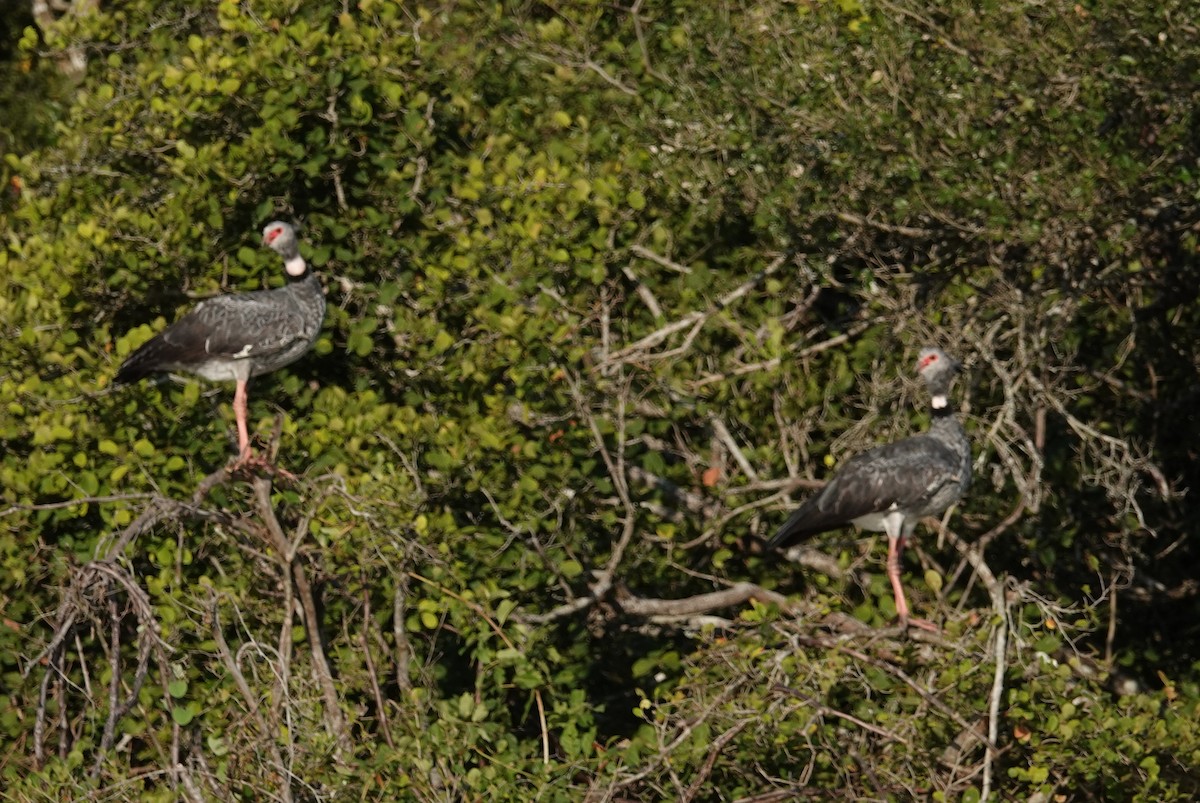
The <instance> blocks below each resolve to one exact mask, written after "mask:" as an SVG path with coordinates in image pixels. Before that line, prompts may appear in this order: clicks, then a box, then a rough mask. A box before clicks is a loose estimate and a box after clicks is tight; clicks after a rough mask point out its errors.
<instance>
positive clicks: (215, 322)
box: [116, 220, 325, 466]
mask: <svg viewBox="0 0 1200 803" xmlns="http://www.w3.org/2000/svg"><path fill="white" fill-rule="evenodd" d="M263 245H266V246H268V247H270V248H271V249H273V250H274V251H276V252H277V253H278V254H279V255H280V256H281V257H283V267H284V270H285V271H286V272H287V277H288V283H287V285H286V286H284V287H280V288H277V289H274V290H259V291H257V292H252V293H230V294H227V295H222V296H216V297H214V298H210V299H206V300H205V301H201V302H200V303H199V304H197V305H196V307H195V309H193V310H192V311H191V312H189V313H187V314H186V315H184V316H183V317H182V318H180V319H179V320H177V321H175V323H173V324H171V325H170V326H168V327H167V328H166V329H164V330H163V331H161V332H159V333H158V334H157V335H155V336H154V337H152V338H150V340H148V341H146V343H144V344H143V345H142V347H141V348H139V349H138V350H137V351H135V352H134V353H133V354H131V355H129V359H127V360H125V362H124V363H122V364H121V367H120V369H119V370H118V371H117V379H116V381H117V382H136V381H137V380H139V379H141V378H142V377H145V376H148V375H150V374H154V373H159V372H163V371H186V372H188V373H192V374H196V375H198V376H201V377H204V378H205V379H208V380H213V381H226V382H228V381H233V382H236V383H237V385H236V389H235V391H234V394H233V412H234V415H235V416H236V417H237V431H238V459H237V463H236V464H235V465H236V466H241V465H242V464H244V463H245V462H247V461H248V460H249V459H250V435H249V433H248V431H247V427H246V414H247V413H246V383H247V382H248V381H249V380H250V377H252V376H259V375H261V374H265V373H269V372H270V371H274V370H276V369H278V368H282V367H283V366H285V365H288V364H289V363H292V362H295V361H296V360H297V359H299V358H300V356H301V355H302V354H304V353H305V352H306V351H308V349H309V348H310V347H311V346H312V344H313V341H314V340H316V339H317V333H318V332H319V331H320V330H321V322H322V321H323V320H324V318H325V294H324V292H323V291H322V290H321V282H320V280H319V279H317V277H316V275H315V274H314V273H313V272H312V271H310V270H309V269H308V264H307V263H306V262H305V261H304V258H303V257H301V256H300V248H299V244H298V243H297V242H296V232H295V230H294V229H293V228H292V227H291V225H289V224H287V223H283V222H282V221H278V220H277V221H274V222H273V223H268V224H267V225H266V227H265V228H264V229H263Z"/></svg>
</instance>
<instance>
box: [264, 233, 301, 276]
mask: <svg viewBox="0 0 1200 803" xmlns="http://www.w3.org/2000/svg"><path fill="white" fill-rule="evenodd" d="M263 245H265V246H267V247H268V248H270V249H271V250H273V251H274V252H275V253H277V254H279V255H280V256H281V257H283V263H284V267H285V268H286V269H287V272H288V273H289V274H291V275H292V276H296V277H299V276H303V275H304V272H305V270H306V266H305V264H304V260H303V259H301V258H300V246H299V244H298V243H297V241H296V230H295V229H294V228H292V225H291V224H290V223H284V222H283V221H282V220H273V221H271V222H270V223H268V224H267V225H266V226H264V227H263Z"/></svg>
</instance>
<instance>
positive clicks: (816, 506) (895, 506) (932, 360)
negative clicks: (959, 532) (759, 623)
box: [768, 348, 971, 630]
mask: <svg viewBox="0 0 1200 803" xmlns="http://www.w3.org/2000/svg"><path fill="white" fill-rule="evenodd" d="M958 368H959V364H958V363H957V362H956V361H955V360H953V359H952V358H950V357H948V356H946V353H945V352H943V351H942V350H941V349H938V348H924V349H921V353H920V355H919V356H918V358H917V374H918V375H919V376H920V377H921V378H922V379H924V380H925V385H926V387H927V388H928V389H929V395H930V404H929V406H930V410H931V413H932V416H933V421H932V423H931V424H930V426H929V430H928V431H926V432H924V433H922V434H920V435H914V436H913V437H911V438H905V439H904V440H900V441H896V442H895V443H888V444H884V445H882V446H877V447H875V448H874V449H871V450H869V451H866V452H863V453H861V454H858V455H855V456H854V457H852V458H850V459H849V460H847V461H846V463H845V465H844V466H842V468H841V470H840V471H838V472H837V474H836V475H835V476H834V478H833V479H832V480H830V482H829V484H828V485H826V486H825V487H824V488H823V489H821V491H820V492H819V493H817V494H815V495H814V496H812V497H810V498H809V499H808V500H807V501H805V502H804V504H802V505H801V506H800V507H799V508H798V509H797V510H796V511H795V512H794V513H792V515H791V516H790V517H789V518H788V520H787V521H786V522H784V525H783V526H782V527H780V528H779V531H778V532H776V533H775V535H774V536H773V537H772V538H771V540H770V541H769V542H768V546H769V547H771V548H772V549H777V548H781V547H785V546H788V545H791V544H794V543H796V542H798V541H801V540H804V539H806V538H809V537H811V536H814V535H817V534H819V533H823V532H827V531H829V530H835V529H838V528H840V527H845V526H846V525H848V524H851V523H853V524H856V525H858V526H859V527H861V528H863V529H864V530H871V531H874V532H880V531H882V532H885V533H887V537H888V555H887V574H888V579H889V580H890V581H891V584H892V592H893V594H894V595H895V599H896V613H897V614H898V615H899V618H900V624H901V625H902V626H907V625H908V624H909V623H910V620H909V617H908V602H907V601H906V600H905V598H904V588H903V587H902V586H901V584H900V555H901V553H902V552H903V551H904V544H905V541H907V539H908V538H909V536H911V535H912V532H913V529H914V528H916V526H917V522H918V521H920V520H921V519H922V518H924V517H925V516H935V515H937V514H939V513H941V512H942V511H944V510H945V509H946V508H948V507H950V505H952V504H954V503H955V502H956V501H958V499H959V498H961V497H962V495H963V494H964V493H965V492H966V490H967V487H968V486H969V485H970V483H971V444H970V442H969V441H968V440H967V434H966V432H964V431H963V427H962V423H961V422H960V421H959V420H958V416H956V415H955V414H954V412H953V411H952V410H951V409H950V406H949V402H948V401H947V398H946V396H947V393H948V392H949V390H950V382H951V380H952V379H953V378H954V374H955V373H956V372H957V371H958ZM911 623H912V624H913V625H914V626H917V627H922V628H925V629H932V630H936V629H937V628H936V627H934V626H933V625H931V624H930V623H929V622H925V621H922V620H919V619H913V620H911Z"/></svg>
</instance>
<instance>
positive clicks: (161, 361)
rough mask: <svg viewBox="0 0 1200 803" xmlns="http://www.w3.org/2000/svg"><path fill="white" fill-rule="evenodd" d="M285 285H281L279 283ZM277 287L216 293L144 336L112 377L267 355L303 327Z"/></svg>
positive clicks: (128, 379) (133, 377)
mask: <svg viewBox="0 0 1200 803" xmlns="http://www.w3.org/2000/svg"><path fill="white" fill-rule="evenodd" d="M282 289H286V288H281V290H282ZM281 290H260V291H258V292H253V293H238V294H236V295H224V296H217V297H216V298H211V299H208V300H207V301H202V302H200V303H199V304H197V305H196V307H195V309H193V310H192V311H191V312H189V313H187V314H186V315H184V316H183V317H182V318H180V319H179V320H178V321H176V322H175V323H173V324H171V325H170V326H168V327H167V328H166V329H164V330H163V331H162V332H159V333H158V334H157V335H155V336H154V337H153V338H151V339H150V340H148V341H147V342H146V343H145V344H143V345H142V347H141V348H139V349H138V350H137V351H135V352H134V353H133V354H132V355H130V357H129V359H127V360H126V361H125V362H124V363H123V364H122V365H121V368H120V370H119V371H118V372H117V381H118V382H133V381H136V380H138V379H140V378H142V377H143V376H146V375H148V374H152V373H155V372H158V371H171V370H187V368H188V367H189V366H195V365H201V364H203V363H206V362H208V361H210V360H214V359H223V360H234V359H245V358H250V359H253V360H256V361H268V362H269V361H270V359H271V357H272V356H274V355H277V354H279V353H281V352H284V351H286V350H287V349H288V348H289V347H290V346H292V345H294V344H295V343H296V341H297V340H301V339H305V338H306V337H307V336H308V330H307V328H306V326H305V321H304V316H303V315H302V314H301V311H300V310H299V309H297V308H296V307H295V306H294V305H292V304H288V303H282V302H284V301H285V298H284V297H282V296H280V295H277V294H278V293H280V292H281Z"/></svg>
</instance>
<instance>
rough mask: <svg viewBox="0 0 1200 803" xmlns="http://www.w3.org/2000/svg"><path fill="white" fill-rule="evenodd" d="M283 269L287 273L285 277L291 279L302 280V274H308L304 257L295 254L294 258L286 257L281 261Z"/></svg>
mask: <svg viewBox="0 0 1200 803" xmlns="http://www.w3.org/2000/svg"><path fill="white" fill-rule="evenodd" d="M283 269H284V270H286V271H287V275H288V276H291V277H292V278H293V279H303V278H304V274H306V273H308V264H307V263H305V261H304V257H302V256H300V255H299V254H296V255H295V256H291V257H287V258H286V259H284V261H283Z"/></svg>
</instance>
